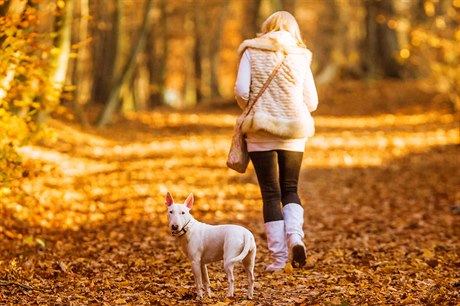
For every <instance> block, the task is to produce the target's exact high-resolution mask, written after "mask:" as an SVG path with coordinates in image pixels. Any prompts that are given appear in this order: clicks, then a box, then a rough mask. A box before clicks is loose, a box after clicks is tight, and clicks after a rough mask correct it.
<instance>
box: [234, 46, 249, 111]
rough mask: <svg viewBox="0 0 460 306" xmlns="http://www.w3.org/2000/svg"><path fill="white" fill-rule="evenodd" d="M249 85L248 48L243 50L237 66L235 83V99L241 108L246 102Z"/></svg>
mask: <svg viewBox="0 0 460 306" xmlns="http://www.w3.org/2000/svg"><path fill="white" fill-rule="evenodd" d="M250 86H251V58H250V57H249V52H248V50H246V51H244V53H243V55H242V56H241V60H240V65H239V67H238V75H237V77H236V83H235V89H234V91H235V99H236V102H237V103H238V105H239V107H240V108H241V109H244V108H245V107H246V105H247V104H248V100H249V90H250Z"/></svg>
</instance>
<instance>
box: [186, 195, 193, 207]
mask: <svg viewBox="0 0 460 306" xmlns="http://www.w3.org/2000/svg"><path fill="white" fill-rule="evenodd" d="M184 204H185V206H187V208H188V209H192V207H193V194H189V195H188V197H187V199H185V203H184Z"/></svg>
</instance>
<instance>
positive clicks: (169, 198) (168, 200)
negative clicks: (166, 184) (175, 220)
mask: <svg viewBox="0 0 460 306" xmlns="http://www.w3.org/2000/svg"><path fill="white" fill-rule="evenodd" d="M165 204H166V206H167V207H169V206H171V205H173V204H174V199H173V197H172V195H171V194H170V193H169V191H168V192H167V193H166V203H165Z"/></svg>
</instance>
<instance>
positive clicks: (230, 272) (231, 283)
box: [224, 261, 235, 297]
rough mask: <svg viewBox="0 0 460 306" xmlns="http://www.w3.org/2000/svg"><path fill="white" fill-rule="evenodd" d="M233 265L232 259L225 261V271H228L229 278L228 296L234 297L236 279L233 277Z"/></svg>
mask: <svg viewBox="0 0 460 306" xmlns="http://www.w3.org/2000/svg"><path fill="white" fill-rule="evenodd" d="M233 265H234V263H233V262H231V261H227V262H224V269H225V272H226V273H227V278H228V293H227V297H233V291H234V284H235V279H234V277H233Z"/></svg>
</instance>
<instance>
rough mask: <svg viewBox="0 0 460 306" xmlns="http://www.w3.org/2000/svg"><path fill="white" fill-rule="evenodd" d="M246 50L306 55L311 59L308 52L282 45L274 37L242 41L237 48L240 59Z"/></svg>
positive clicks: (300, 48)
mask: <svg viewBox="0 0 460 306" xmlns="http://www.w3.org/2000/svg"><path fill="white" fill-rule="evenodd" d="M247 48H251V49H258V50H264V51H272V52H279V51H281V52H285V53H287V54H306V55H307V56H308V58H311V52H310V50H308V49H306V48H302V47H299V46H296V45H286V44H282V43H281V42H279V41H278V40H277V39H276V38H274V37H257V38H253V39H247V40H245V41H243V43H242V44H241V45H240V46H239V48H238V54H239V55H240V57H241V56H242V55H243V53H244V51H245V50H246V49H247Z"/></svg>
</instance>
